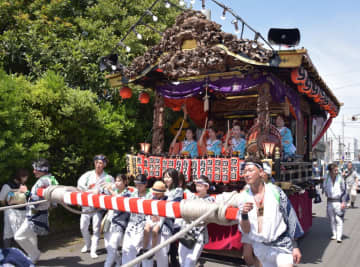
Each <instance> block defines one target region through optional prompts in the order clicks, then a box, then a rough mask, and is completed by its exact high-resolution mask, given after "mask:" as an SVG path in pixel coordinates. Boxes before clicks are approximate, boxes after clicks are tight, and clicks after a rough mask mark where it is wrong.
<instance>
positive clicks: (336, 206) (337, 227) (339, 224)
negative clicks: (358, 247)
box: [327, 202, 344, 240]
mask: <svg viewBox="0 0 360 267" xmlns="http://www.w3.org/2000/svg"><path fill="white" fill-rule="evenodd" d="M340 209H341V203H340V202H328V203H327V215H328V216H329V219H330V225H331V232H332V235H333V236H335V237H336V239H337V240H341V238H342V234H343V228H344V221H343V218H341V217H340V216H338V215H336V212H335V211H339V210H340Z"/></svg>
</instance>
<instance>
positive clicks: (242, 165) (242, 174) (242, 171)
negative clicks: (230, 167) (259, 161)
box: [239, 160, 245, 181]
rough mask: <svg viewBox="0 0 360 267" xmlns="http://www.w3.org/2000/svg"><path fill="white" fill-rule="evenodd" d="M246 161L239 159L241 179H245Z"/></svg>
mask: <svg viewBox="0 0 360 267" xmlns="http://www.w3.org/2000/svg"><path fill="white" fill-rule="evenodd" d="M244 169H245V161H244V160H239V176H240V177H239V181H241V180H243V179H244Z"/></svg>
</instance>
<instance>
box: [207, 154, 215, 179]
mask: <svg viewBox="0 0 360 267" xmlns="http://www.w3.org/2000/svg"><path fill="white" fill-rule="evenodd" d="M214 164H215V160H214V159H213V158H208V159H207V160H206V174H207V177H208V178H209V180H210V181H211V182H215V178H214V177H215V176H214Z"/></svg>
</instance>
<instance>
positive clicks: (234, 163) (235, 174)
mask: <svg viewBox="0 0 360 267" xmlns="http://www.w3.org/2000/svg"><path fill="white" fill-rule="evenodd" d="M239 180H240V175H239V158H237V157H233V158H231V159H230V181H231V182H237V181H239Z"/></svg>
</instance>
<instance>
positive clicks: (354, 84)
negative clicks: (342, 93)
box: [332, 83, 360, 90]
mask: <svg viewBox="0 0 360 267" xmlns="http://www.w3.org/2000/svg"><path fill="white" fill-rule="evenodd" d="M359 85H360V83H353V84H348V85H344V86H340V87H333V88H332V89H333V90H339V89H343V88H348V87H354V86H359Z"/></svg>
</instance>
